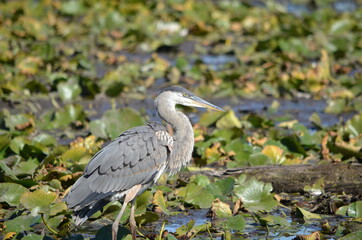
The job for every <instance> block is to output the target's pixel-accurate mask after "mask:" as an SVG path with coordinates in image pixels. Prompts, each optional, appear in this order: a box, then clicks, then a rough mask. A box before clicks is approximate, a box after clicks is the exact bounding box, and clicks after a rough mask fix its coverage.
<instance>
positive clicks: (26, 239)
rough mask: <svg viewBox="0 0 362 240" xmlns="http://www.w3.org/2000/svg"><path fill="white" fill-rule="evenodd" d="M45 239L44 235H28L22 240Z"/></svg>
mask: <svg viewBox="0 0 362 240" xmlns="http://www.w3.org/2000/svg"><path fill="white" fill-rule="evenodd" d="M43 239H44V235H38V234H35V233H30V234H28V235H26V236H25V237H23V238H22V239H21V240H43Z"/></svg>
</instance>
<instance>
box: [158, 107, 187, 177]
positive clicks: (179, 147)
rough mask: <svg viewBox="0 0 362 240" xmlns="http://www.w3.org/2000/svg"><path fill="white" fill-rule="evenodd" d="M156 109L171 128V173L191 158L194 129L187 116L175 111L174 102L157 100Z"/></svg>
mask: <svg viewBox="0 0 362 240" xmlns="http://www.w3.org/2000/svg"><path fill="white" fill-rule="evenodd" d="M157 110H158V114H159V116H160V117H161V118H162V119H163V120H164V121H165V122H167V123H168V124H170V125H171V126H172V128H173V138H174V144H173V148H172V149H173V150H172V153H171V158H170V172H171V174H173V173H175V172H177V171H179V170H180V168H181V167H182V166H185V165H186V164H188V163H189V162H190V160H191V155H192V151H193V148H194V130H193V128H192V125H191V122H190V120H189V119H188V117H187V116H186V115H185V114H183V113H182V112H180V111H177V110H176V108H175V105H174V104H170V103H169V102H167V101H158V102H157Z"/></svg>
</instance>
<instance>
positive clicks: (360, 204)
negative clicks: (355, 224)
mask: <svg viewBox="0 0 362 240" xmlns="http://www.w3.org/2000/svg"><path fill="white" fill-rule="evenodd" d="M336 214H339V215H344V216H349V217H355V218H358V217H362V201H357V202H354V203H351V204H349V205H347V206H342V207H340V208H338V210H337V212H336Z"/></svg>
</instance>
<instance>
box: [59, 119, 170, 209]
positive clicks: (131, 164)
mask: <svg viewBox="0 0 362 240" xmlns="http://www.w3.org/2000/svg"><path fill="white" fill-rule="evenodd" d="M156 131H166V129H165V128H164V127H163V126H162V125H159V124H157V123H149V124H148V125H145V126H140V127H136V128H133V129H130V130H128V131H126V132H124V133H123V134H121V135H120V136H119V137H118V138H116V139H115V140H114V141H112V142H111V143H110V144H109V145H108V146H106V147H105V148H103V149H102V150H100V151H99V152H98V153H97V154H96V155H95V156H94V157H93V158H92V159H91V160H90V162H89V163H88V165H87V166H86V168H85V170H84V174H83V176H82V177H81V178H79V179H78V180H77V182H76V183H75V184H74V185H73V187H72V188H71V190H70V192H69V193H68V195H67V196H66V198H65V200H66V202H67V204H68V206H69V207H70V208H74V209H75V210H79V209H81V208H82V207H84V206H88V205H90V204H94V202H95V201H99V200H101V199H104V198H107V197H110V196H112V195H113V194H115V193H117V192H122V191H125V190H127V189H130V188H131V187H133V186H134V185H137V184H148V183H150V182H151V181H154V179H153V178H154V176H155V174H157V172H158V170H159V169H160V167H161V166H162V165H163V164H165V163H166V161H167V158H168V156H169V154H170V149H169V146H168V145H167V144H165V143H164V142H163V141H161V140H159V139H158V138H157V136H156V134H155V132H156Z"/></svg>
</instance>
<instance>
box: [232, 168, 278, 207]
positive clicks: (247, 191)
mask: <svg viewBox="0 0 362 240" xmlns="http://www.w3.org/2000/svg"><path fill="white" fill-rule="evenodd" d="M236 184H237V185H236V186H235V188H234V193H235V195H236V196H238V197H239V198H240V200H241V201H242V203H243V207H245V208H246V209H248V210H249V211H251V212H256V211H271V210H272V209H273V208H274V207H276V206H277V201H275V199H274V198H273V195H272V194H271V191H272V190H273V187H272V185H271V184H270V183H263V182H260V181H258V180H255V179H250V180H246V178H245V176H243V175H241V176H240V177H239V178H238V180H237V182H236Z"/></svg>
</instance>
